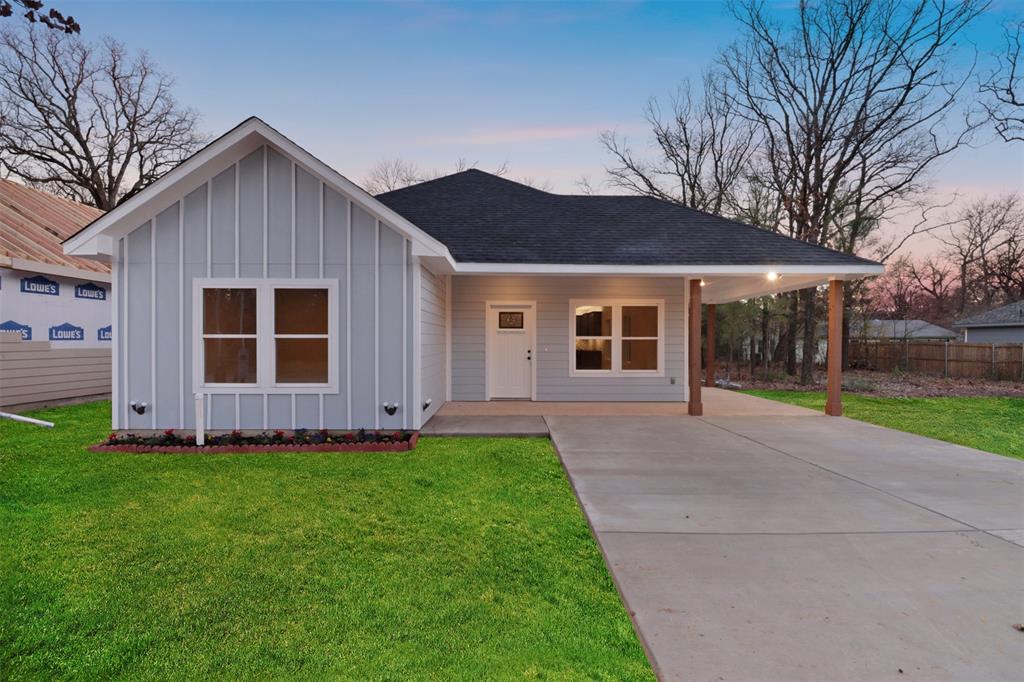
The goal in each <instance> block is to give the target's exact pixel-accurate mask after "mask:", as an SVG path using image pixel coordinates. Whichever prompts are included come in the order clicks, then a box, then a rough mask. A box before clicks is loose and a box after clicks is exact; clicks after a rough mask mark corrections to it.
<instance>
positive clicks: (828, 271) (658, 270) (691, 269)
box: [455, 263, 885, 279]
mask: <svg viewBox="0 0 1024 682" xmlns="http://www.w3.org/2000/svg"><path fill="white" fill-rule="evenodd" d="M769 272H776V273H779V274H803V275H822V276H832V277H833V278H838V279H847V277H844V275H848V276H849V278H851V279H852V278H855V277H863V276H866V275H880V274H882V273H883V272H885V266H884V265H870V264H867V263H865V264H863V265H859V264H850V265H784V264H779V265H714V264H707V265H591V264H561V263H456V264H455V273H456V274H465V275H475V274H486V275H490V274H503V275H652V276H653V275H766V274H768V273H769Z"/></svg>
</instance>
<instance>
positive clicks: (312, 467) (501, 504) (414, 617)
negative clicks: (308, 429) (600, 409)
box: [0, 403, 653, 680]
mask: <svg viewBox="0 0 1024 682" xmlns="http://www.w3.org/2000/svg"><path fill="white" fill-rule="evenodd" d="M109 412H110V404H109V403H91V404H88V405H81V406H76V407H69V408H60V409H53V410H46V411H42V412H39V413H37V416H40V417H42V418H46V419H52V420H54V421H56V422H57V428H56V429H54V430H52V431H47V430H43V429H39V428H37V427H31V426H27V425H21V424H14V423H12V422H8V421H0V679H12V678H51V677H88V678H107V677H122V678H129V677H130V678H140V677H141V678H177V679H184V678H209V677H232V678H236V677H249V678H256V677H258V678H261V679H266V678H276V677H302V678H322V677H328V676H330V677H340V678H348V679H395V680H404V679H437V680H447V679H469V678H473V679H494V678H516V679H524V678H525V679H584V678H585V679H609V680H611V679H614V680H622V679H645V680H649V679H653V675H652V673H651V670H650V667H649V666H648V664H647V660H646V658H645V657H644V652H643V650H642V648H641V646H640V644H639V642H638V641H637V638H636V636H635V634H634V632H633V629H632V627H631V625H630V621H629V618H628V617H627V614H626V612H625V610H624V609H623V607H622V605H621V603H620V602H619V599H618V596H617V594H616V592H615V588H614V586H613V584H612V581H611V579H610V577H609V575H608V572H607V570H606V569H605V566H604V563H603V561H602V559H601V555H600V552H599V550H598V548H597V546H596V544H595V542H594V540H593V538H592V537H591V535H590V532H589V530H588V528H587V525H586V522H585V521H584V519H583V516H582V514H581V512H580V510H579V508H578V506H577V504H576V501H575V499H574V498H573V495H572V491H571V489H570V487H569V485H568V483H567V482H566V479H565V476H564V475H563V472H562V469H561V467H560V465H559V463H558V460H557V457H556V455H555V453H554V451H553V450H552V447H551V445H550V443H549V442H548V441H547V440H543V439H524V438H487V439H444V438H425V439H423V440H421V441H420V445H419V447H418V448H417V449H416V450H415V451H413V452H411V453H365V454H351V453H324V454H310V453H287V454H259V455H255V454H238V455H136V454H121V453H103V454H98V453H90V452H87V451H86V450H85V446H86V445H89V444H92V443H95V442H97V441H99V440H100V439H101V438H103V437H104V436H105V435H106V434H107V432H108V430H109V421H110V419H109Z"/></svg>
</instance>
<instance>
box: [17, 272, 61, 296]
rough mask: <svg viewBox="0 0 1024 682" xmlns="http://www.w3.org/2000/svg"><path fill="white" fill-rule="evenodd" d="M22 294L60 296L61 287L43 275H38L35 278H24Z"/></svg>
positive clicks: (22, 279)
mask: <svg viewBox="0 0 1024 682" xmlns="http://www.w3.org/2000/svg"><path fill="white" fill-rule="evenodd" d="M21 293H23V294H46V295H47V296H59V295H60V285H59V284H57V283H56V282H54V281H53V280H52V279H46V278H45V277H43V276H42V275H36V276H35V277H22V278H21Z"/></svg>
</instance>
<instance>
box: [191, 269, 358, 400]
mask: <svg viewBox="0 0 1024 682" xmlns="http://www.w3.org/2000/svg"><path fill="white" fill-rule="evenodd" d="M195 287H196V289H195V292H196V293H195V296H194V298H193V301H194V305H195V306H196V309H195V311H194V312H195V314H194V317H193V319H194V321H195V326H196V329H195V339H196V345H195V346H194V355H193V357H194V363H193V364H194V367H193V372H194V385H195V386H196V387H197V390H201V391H205V392H209V393H217V392H221V393H247V392H248V393H274V392H278V393H328V392H332V391H333V390H336V388H337V376H338V368H337V356H338V353H337V348H338V319H337V318H338V315H337V300H336V291H337V286H336V283H335V280H320V279H314V280H310V279H285V280H229V279H206V280H197V281H196V284H195Z"/></svg>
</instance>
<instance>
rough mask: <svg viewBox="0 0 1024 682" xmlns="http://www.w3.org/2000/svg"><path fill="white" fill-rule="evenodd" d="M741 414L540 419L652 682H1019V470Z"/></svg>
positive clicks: (1022, 519) (940, 448) (1023, 524)
mask: <svg viewBox="0 0 1024 682" xmlns="http://www.w3.org/2000/svg"><path fill="white" fill-rule="evenodd" d="M747 407H749V408H750V410H749V413H746V414H744V415H743V416H727V415H719V416H715V415H711V416H706V417H704V418H698V419H694V418H679V417H608V416H550V417H547V418H546V419H547V423H548V426H549V428H550V431H551V437H552V439H553V441H554V443H555V445H556V446H557V448H558V450H559V453H560V455H561V457H562V460H563V462H564V464H565V467H566V470H567V471H568V473H569V477H570V479H571V481H572V484H573V486H574V487H575V489H576V492H577V494H578V496H579V499H580V502H581V504H582V506H583V509H584V510H585V512H586V515H587V517H588V519H589V521H590V524H591V526H592V528H593V530H594V532H595V535H596V537H597V539H598V541H599V543H600V545H601V548H602V551H603V552H604V554H605V558H606V560H607V562H608V565H609V566H610V567H611V570H612V573H613V576H614V578H615V581H616V583H617V584H618V587H619V590H620V592H621V593H622V596H623V598H624V601H625V603H626V606H627V608H628V609H629V610H630V613H631V614H632V616H633V618H634V622H635V623H636V626H637V628H638V631H639V632H640V634H641V637H642V639H643V640H644V643H645V646H646V647H647V648H648V653H649V656H650V657H651V660H652V662H653V664H654V666H655V669H656V671H657V672H658V673H659V675H660V676H661V677H662V678H663V679H667V680H878V679H883V680H884V679H892V680H950V679H957V680H1010V679H1014V680H1019V679H1021V671H1022V670H1024V663H1022V662H1024V633H1021V632H1018V631H1016V630H1014V629H1013V627H1012V626H1013V624H1014V623H1020V622H1022V621H1024V546H1022V545H1024V530H1022V529H1024V463H1022V462H1020V461H1016V460H1011V459H1008V458H1004V457H1000V456H997V455H992V454H988V453H983V452H979V451H976V450H971V449H969V448H964V447H959V446H955V445H950V444H946V443H941V442H938V441H934V440H930V439H927V438H922V437H919V436H914V435H911V434H906V433H902V432H898V431H891V430H888V429H883V428H879V427H875V426H871V425H868V424H864V423H861V422H856V421H852V420H848V419H842V418H839V419H837V418H827V417H820V416H817V415H813V413H812V414H811V415H806V416H805V415H799V416H795V415H778V414H773V415H767V416H765V415H759V414H756V409H755V407H756V405H755V406H751V405H749V404H748V405H747ZM737 409H739V408H737ZM812 415H813V416H812ZM1015 543H1016V544H1015Z"/></svg>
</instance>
